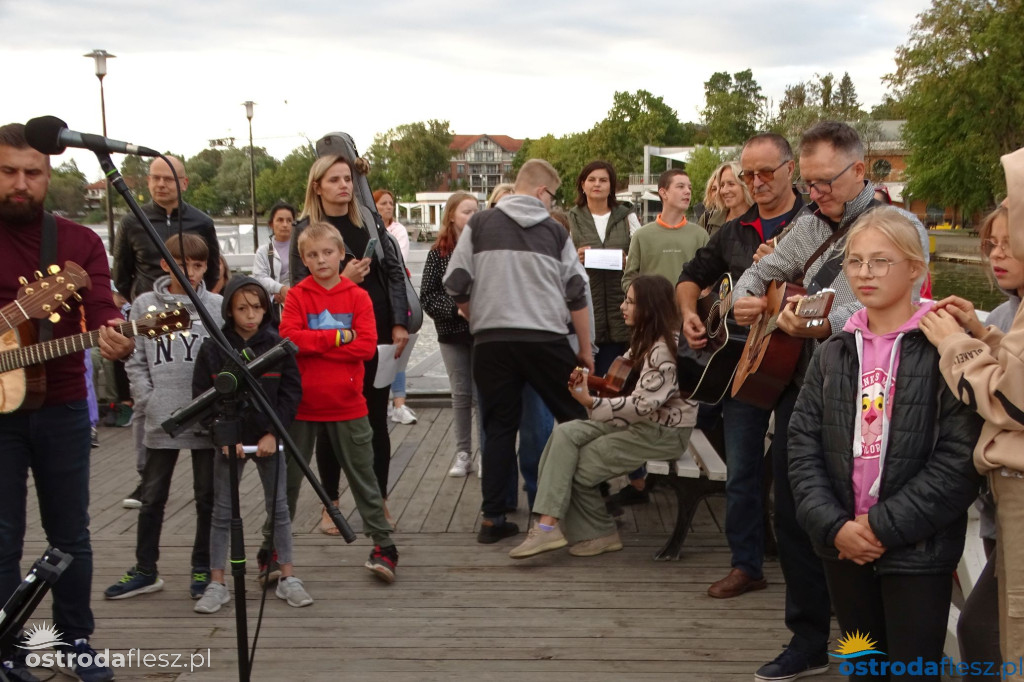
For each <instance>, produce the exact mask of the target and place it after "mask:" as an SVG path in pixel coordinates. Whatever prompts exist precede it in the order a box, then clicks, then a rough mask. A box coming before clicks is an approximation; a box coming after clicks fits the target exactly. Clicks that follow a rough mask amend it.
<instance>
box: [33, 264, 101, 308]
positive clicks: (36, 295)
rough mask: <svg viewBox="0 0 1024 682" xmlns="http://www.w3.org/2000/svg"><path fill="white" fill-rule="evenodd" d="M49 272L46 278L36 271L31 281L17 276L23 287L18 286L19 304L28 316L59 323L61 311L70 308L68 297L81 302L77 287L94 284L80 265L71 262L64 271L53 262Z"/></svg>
mask: <svg viewBox="0 0 1024 682" xmlns="http://www.w3.org/2000/svg"><path fill="white" fill-rule="evenodd" d="M46 271H47V275H46V276H45V277H44V276H43V273H41V272H39V271H38V270H37V271H36V272H35V277H36V281H35V282H29V281H28V279H27V278H25V277H19V278H18V281H19V282H20V283H21V288H20V289H18V298H17V303H18V306H19V308H20V310H21V311H22V312H23V313H24V314H25V315H26V316H27V317H28V318H29V319H37V320H40V319H43V318H49V319H50V321H51V322H58V321H60V313H59V311H60V310H61V309H63V310H65V311H68V310H71V306H70V305H68V301H69V300H72V299H73V300H77V301H81V300H82V297H81V296H80V295H79V294H78V290H79V289H88V288H89V287H91V286H92V279H91V278H90V277H89V273H88V272H86V271H85V269H84V268H83V267H82V266H81V265H79V264H78V263H73V262H72V261H67V262H66V263H64V269H63V270H61V268H60V267H58V266H57V265H51V266H50V267H49V268H47V270H46Z"/></svg>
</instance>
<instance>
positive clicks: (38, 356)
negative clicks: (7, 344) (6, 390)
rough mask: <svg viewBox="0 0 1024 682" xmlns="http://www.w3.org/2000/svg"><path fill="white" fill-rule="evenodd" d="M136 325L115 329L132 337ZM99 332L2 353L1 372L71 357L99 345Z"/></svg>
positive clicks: (126, 324) (118, 326) (123, 334)
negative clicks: (66, 356) (67, 356)
mask: <svg viewBox="0 0 1024 682" xmlns="http://www.w3.org/2000/svg"><path fill="white" fill-rule="evenodd" d="M134 328H135V325H134V323H132V322H125V323H123V324H119V325H117V327H114V329H115V330H116V331H117V333H118V334H121V335H122V336H128V337H131V336H133V335H134V332H133V330H134ZM99 341H100V332H99V330H98V329H97V330H95V331H91V332H85V333H83V334H75V335H73V336H62V337H60V338H58V339H52V340H50V341H44V342H42V343H36V344H33V345H31V346H25V347H24V348H12V349H11V350H6V351H3V352H0V372H10V371H12V370H16V369H21V368H22V367H27V366H29V365H39V364H42V363H44V362H46V361H47V360H53V359H55V358H60V357H64V356H65V355H71V354H72V353H77V352H79V351H83V350H86V349H89V348H92V347H94V346H96V345H98V344H99Z"/></svg>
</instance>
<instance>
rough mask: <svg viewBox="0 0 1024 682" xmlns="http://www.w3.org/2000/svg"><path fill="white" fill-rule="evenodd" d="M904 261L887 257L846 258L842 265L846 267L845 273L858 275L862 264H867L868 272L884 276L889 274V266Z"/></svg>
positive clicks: (876, 275)
mask: <svg viewBox="0 0 1024 682" xmlns="http://www.w3.org/2000/svg"><path fill="white" fill-rule="evenodd" d="M902 262H904V261H901V260H889V259H888V258H869V259H867V260H861V259H860V258H847V259H846V260H845V261H843V267H844V268H846V275H847V276H848V277H849V276H852V275H859V274H860V269H861V266H862V265H867V266H868V273H869V274H872V275H874V276H875V277H885V276H886V275H888V274H889V268H890V267H891V266H893V265H897V264H899V263H902Z"/></svg>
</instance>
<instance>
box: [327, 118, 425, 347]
mask: <svg viewBox="0 0 1024 682" xmlns="http://www.w3.org/2000/svg"><path fill="white" fill-rule="evenodd" d="M329 154H339V155H341V156H344V157H345V158H348V159H352V160H353V161H354V160H355V159H358V158H359V152H358V151H357V150H356V144H355V142H353V140H352V136H351V135H349V134H348V133H340V132H335V133H327V134H326V135H324V136H323V137H321V138H320V139H319V140H317V141H316V155H317V156H318V157H320V156H327V155H329ZM352 184H353V186H354V189H355V199H356V201H357V202H358V204H359V214H360V216H361V217H362V219H363V223H364V224H365V225H374V226H376V228H377V259H378V260H379V261H380V262H381V263H383V262H384V247H383V243H384V240H385V239H390V240H391V241H392V245H393V246H394V250H395V253H397V254H398V259H399V261H401V260H402V252H401V250H400V249H399V248H398V241H397V240H396V239H395V238H394V237H392V236H391V234H389V233H388V230H387V228H386V227H384V219H383V218H381V217H380V214H379V213H377V204H376V203H374V201H373V192H372V191H371V190H370V183H369V181H368V180H367V179H366V176H365V175H363V174H362V173H359V172H356V169H355V168H353V169H352ZM402 267H403V268H404V269H405V296H406V298H407V299H408V300H409V324H408V329H409V333H410V334H415V333H416V332H418V331H419V330H420V327H422V326H423V308H422V307H421V306H420V299H419V297H418V296H417V295H416V289H415V287H413V285H412V280H410V279H409V269H408V268H406V267H405V263H404V262H403V263H402Z"/></svg>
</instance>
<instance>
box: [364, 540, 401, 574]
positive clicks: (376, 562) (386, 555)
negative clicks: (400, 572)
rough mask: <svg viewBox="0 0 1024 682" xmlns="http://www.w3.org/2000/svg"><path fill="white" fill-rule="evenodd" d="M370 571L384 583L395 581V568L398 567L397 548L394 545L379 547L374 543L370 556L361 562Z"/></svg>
mask: <svg viewBox="0 0 1024 682" xmlns="http://www.w3.org/2000/svg"><path fill="white" fill-rule="evenodd" d="M363 565H364V566H365V567H366V569H367V570H368V571H370V573H373V574H374V575H375V576H377V577H378V578H380V579H381V580H383V581H384V582H386V583H393V582H395V569H396V568H398V550H397V549H395V546H394V545H391V546H390V547H381V546H380V545H374V546H373V551H371V552H370V558H369V559H367V560H366V563H365V564H363Z"/></svg>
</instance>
